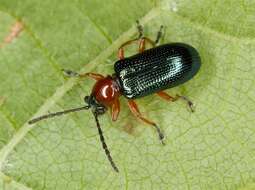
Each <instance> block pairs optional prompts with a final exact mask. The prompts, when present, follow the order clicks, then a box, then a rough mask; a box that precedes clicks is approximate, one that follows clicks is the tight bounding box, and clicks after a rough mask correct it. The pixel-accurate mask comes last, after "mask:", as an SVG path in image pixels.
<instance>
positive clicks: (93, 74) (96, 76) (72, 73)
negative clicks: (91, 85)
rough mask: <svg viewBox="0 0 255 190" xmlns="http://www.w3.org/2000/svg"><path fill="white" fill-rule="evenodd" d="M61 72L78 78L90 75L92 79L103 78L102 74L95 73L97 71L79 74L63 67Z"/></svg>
mask: <svg viewBox="0 0 255 190" xmlns="http://www.w3.org/2000/svg"><path fill="white" fill-rule="evenodd" d="M63 72H64V73H65V75H66V76H68V77H79V78H85V77H90V78H92V79H94V80H101V79H103V78H105V77H104V76H103V75H101V74H97V73H82V74H79V73H77V72H75V71H71V70H65V69H63Z"/></svg>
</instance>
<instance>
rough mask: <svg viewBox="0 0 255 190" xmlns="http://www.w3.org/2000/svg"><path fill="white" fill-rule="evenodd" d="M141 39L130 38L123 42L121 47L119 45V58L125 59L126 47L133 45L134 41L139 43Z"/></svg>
mask: <svg viewBox="0 0 255 190" xmlns="http://www.w3.org/2000/svg"><path fill="white" fill-rule="evenodd" d="M138 40H139V39H133V40H129V41H127V42H125V43H123V44H122V45H121V46H120V47H119V50H118V58H119V59H124V58H125V56H124V47H126V46H128V45H131V44H133V43H137V42H138Z"/></svg>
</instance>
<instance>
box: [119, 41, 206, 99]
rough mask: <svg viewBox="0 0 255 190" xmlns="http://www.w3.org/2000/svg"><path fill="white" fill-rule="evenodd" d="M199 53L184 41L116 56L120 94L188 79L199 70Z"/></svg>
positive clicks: (158, 88)
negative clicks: (125, 56)
mask: <svg viewBox="0 0 255 190" xmlns="http://www.w3.org/2000/svg"><path fill="white" fill-rule="evenodd" d="M200 66H201V60H200V56H199V54H198V52H197V50H196V49H195V48H193V47H192V46H190V45H188V44H184V43H169V44H164V45H161V46H157V47H155V48H151V49H148V50H145V51H144V52H142V53H139V54H136V55H133V56H131V57H128V58H125V59H122V60H119V61H117V62H116V63H115V65H114V70H115V73H116V76H117V79H118V80H119V83H120V86H121V90H122V93H123V95H124V96H125V97H126V98H129V99H136V98H140V97H144V96H147V95H150V94H153V93H155V92H158V91H162V90H165V89H167V88H172V87H175V86H178V85H180V84H183V83H185V82H186V81H188V80H190V79H191V78H192V77H193V76H194V75H196V73H197V72H198V71H199V68H200Z"/></svg>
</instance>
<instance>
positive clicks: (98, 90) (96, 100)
mask: <svg viewBox="0 0 255 190" xmlns="http://www.w3.org/2000/svg"><path fill="white" fill-rule="evenodd" d="M120 96H121V92H120V87H119V85H118V82H117V81H116V79H115V78H113V77H111V76H107V77H105V78H102V79H99V80H98V81H97V82H96V84H95V85H94V87H93V89H92V92H91V95H90V96H86V97H85V102H86V103H87V104H88V106H89V107H91V108H92V110H93V111H96V112H99V114H103V113H105V111H106V109H107V108H111V111H112V120H113V121H115V120H116V119H117V117H118V115H119V111H120V105H119V97H120Z"/></svg>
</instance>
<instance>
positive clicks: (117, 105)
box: [111, 99, 120, 121]
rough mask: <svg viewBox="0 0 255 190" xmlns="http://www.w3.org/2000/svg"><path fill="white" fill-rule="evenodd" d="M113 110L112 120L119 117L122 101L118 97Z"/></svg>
mask: <svg viewBox="0 0 255 190" xmlns="http://www.w3.org/2000/svg"><path fill="white" fill-rule="evenodd" d="M111 111H112V121H116V120H117V119H118V116H119V113H120V101H119V99H116V100H115V101H114V102H113V104H112V107H111Z"/></svg>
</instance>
